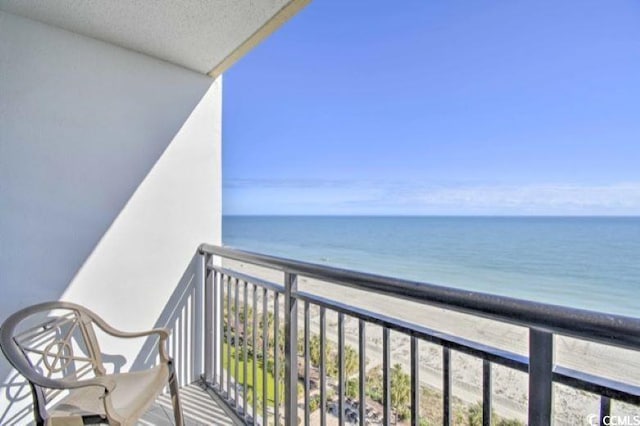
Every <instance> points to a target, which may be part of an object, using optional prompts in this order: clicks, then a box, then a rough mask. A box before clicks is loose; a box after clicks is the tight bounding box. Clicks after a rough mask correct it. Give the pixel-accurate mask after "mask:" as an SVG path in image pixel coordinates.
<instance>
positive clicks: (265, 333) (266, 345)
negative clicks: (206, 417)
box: [262, 288, 269, 426]
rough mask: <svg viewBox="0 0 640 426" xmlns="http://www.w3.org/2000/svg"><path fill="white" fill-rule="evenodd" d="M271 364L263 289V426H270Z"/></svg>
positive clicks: (266, 304)
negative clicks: (268, 383) (269, 374)
mask: <svg viewBox="0 0 640 426" xmlns="http://www.w3.org/2000/svg"><path fill="white" fill-rule="evenodd" d="M268 362H269V293H268V292H267V289H266V288H263V289H262V424H263V425H265V426H266V425H267V424H269V413H268V411H267V403H268V398H267V397H268V395H269V390H268V387H267V364H268Z"/></svg>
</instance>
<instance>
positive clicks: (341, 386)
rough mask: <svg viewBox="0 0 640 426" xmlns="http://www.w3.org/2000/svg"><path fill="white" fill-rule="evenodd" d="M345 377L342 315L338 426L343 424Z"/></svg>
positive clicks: (342, 319) (340, 316) (339, 330)
mask: <svg viewBox="0 0 640 426" xmlns="http://www.w3.org/2000/svg"><path fill="white" fill-rule="evenodd" d="M345 385H346V382H345V376H344V314H343V313H342V312H340V313H339V314H338V424H340V425H343V424H344V409H345V404H344V394H345V387H346V386H345Z"/></svg>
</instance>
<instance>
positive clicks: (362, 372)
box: [358, 320, 367, 426]
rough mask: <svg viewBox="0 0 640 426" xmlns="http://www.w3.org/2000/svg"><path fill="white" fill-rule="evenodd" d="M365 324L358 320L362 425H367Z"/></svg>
mask: <svg viewBox="0 0 640 426" xmlns="http://www.w3.org/2000/svg"><path fill="white" fill-rule="evenodd" d="M365 326H366V325H365V322H364V321H363V320H359V321H358V368H359V372H360V377H359V380H358V388H359V392H358V394H359V395H360V407H359V412H360V426H364V425H365V421H366V415H367V395H366V392H367V389H366V387H367V371H366V369H367V357H366V347H367V335H366V328H365Z"/></svg>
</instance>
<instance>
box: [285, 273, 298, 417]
mask: <svg viewBox="0 0 640 426" xmlns="http://www.w3.org/2000/svg"><path fill="white" fill-rule="evenodd" d="M284 283H285V284H284V286H285V295H284V296H285V297H284V305H285V306H284V315H285V316H284V334H285V341H284V356H285V364H284V366H285V369H284V376H285V379H284V390H285V393H284V399H285V406H284V421H285V424H287V425H297V424H298V299H297V298H296V294H295V293H296V291H298V276H297V275H296V274H292V273H289V272H286V273H285V274H284Z"/></svg>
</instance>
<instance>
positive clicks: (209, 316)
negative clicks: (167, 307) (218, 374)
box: [196, 254, 216, 384]
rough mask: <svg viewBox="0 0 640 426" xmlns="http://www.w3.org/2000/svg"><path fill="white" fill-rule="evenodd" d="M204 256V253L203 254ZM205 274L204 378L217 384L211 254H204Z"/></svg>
mask: <svg viewBox="0 0 640 426" xmlns="http://www.w3.org/2000/svg"><path fill="white" fill-rule="evenodd" d="M201 256H202V255H201ZM202 257H203V258H204V259H203V265H202V268H203V274H204V296H203V297H204V380H205V382H207V383H212V384H215V373H214V371H213V370H214V368H215V367H214V366H215V365H216V364H215V352H216V351H215V347H214V345H215V325H214V315H215V313H214V306H215V291H214V289H213V276H214V275H215V271H210V270H209V269H208V268H207V265H208V264H209V262H210V261H211V257H212V256H211V255H210V254H206V255H204V256H202ZM196 303H199V301H196Z"/></svg>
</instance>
